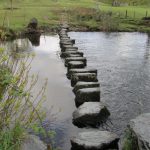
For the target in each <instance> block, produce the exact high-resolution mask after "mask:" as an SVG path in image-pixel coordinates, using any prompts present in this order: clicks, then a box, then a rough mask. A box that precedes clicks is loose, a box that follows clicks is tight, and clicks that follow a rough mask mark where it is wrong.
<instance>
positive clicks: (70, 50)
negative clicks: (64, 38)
mask: <svg viewBox="0 0 150 150" xmlns="http://www.w3.org/2000/svg"><path fill="white" fill-rule="evenodd" d="M65 52H78V50H77V49H72V48H70V49H68V48H66V49H65Z"/></svg>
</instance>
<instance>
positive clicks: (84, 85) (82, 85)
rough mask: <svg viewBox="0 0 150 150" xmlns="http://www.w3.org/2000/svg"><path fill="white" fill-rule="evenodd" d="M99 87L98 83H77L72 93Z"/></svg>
mask: <svg viewBox="0 0 150 150" xmlns="http://www.w3.org/2000/svg"><path fill="white" fill-rule="evenodd" d="M95 87H100V84H99V82H80V81H79V82H77V84H76V85H75V87H74V89H73V92H74V93H75V94H76V93H77V91H78V90H79V89H84V88H95Z"/></svg>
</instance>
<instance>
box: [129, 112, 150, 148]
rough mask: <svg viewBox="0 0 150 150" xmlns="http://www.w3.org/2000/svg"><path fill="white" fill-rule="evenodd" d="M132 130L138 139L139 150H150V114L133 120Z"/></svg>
mask: <svg viewBox="0 0 150 150" xmlns="http://www.w3.org/2000/svg"><path fill="white" fill-rule="evenodd" d="M130 129H131V132H132V134H133V135H134V137H135V139H136V143H137V144H136V146H137V149H139V150H150V113H145V114H142V115H140V116H138V117H137V118H135V119H132V120H131V121H130ZM131 140H132V139H131Z"/></svg>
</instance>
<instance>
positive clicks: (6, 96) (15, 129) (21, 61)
mask: <svg viewBox="0 0 150 150" xmlns="http://www.w3.org/2000/svg"><path fill="white" fill-rule="evenodd" d="M32 60H33V56H30V55H26V56H24V55H21V54H18V55H17V54H16V57H15V58H14V57H11V56H10V54H9V53H8V52H6V51H4V50H3V49H0V93H1V94H0V143H1V144H0V145H1V147H2V149H4V150H5V149H6V150H16V147H17V148H19V146H20V144H21V142H22V140H21V139H22V137H23V135H24V132H27V131H28V130H29V128H32V127H34V129H35V128H36V129H37V131H40V132H42V133H43V134H47V136H48V133H46V131H44V129H42V125H41V124H42V121H43V119H44V118H45V112H44V111H43V110H41V104H42V103H43V101H44V100H45V90H46V85H47V80H46V81H45V83H44V85H43V86H42V88H41V90H40V91H39V92H38V94H37V95H36V96H35V95H33V93H32V91H33V90H34V87H35V85H36V83H37V81H38V76H35V75H30V74H29V71H30V68H31V67H30V64H31V62H32ZM1 147H0V148H1Z"/></svg>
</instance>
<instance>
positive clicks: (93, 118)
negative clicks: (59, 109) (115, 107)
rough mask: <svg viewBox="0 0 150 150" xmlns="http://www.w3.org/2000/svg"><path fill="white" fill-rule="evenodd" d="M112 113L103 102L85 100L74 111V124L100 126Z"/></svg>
mask: <svg viewBox="0 0 150 150" xmlns="http://www.w3.org/2000/svg"><path fill="white" fill-rule="evenodd" d="M109 115H110V113H109V111H108V109H107V108H106V107H105V106H104V105H103V104H102V103H101V102H85V103H84V104H82V105H81V106H80V107H79V108H78V109H77V110H75V111H74V112H73V124H74V125H76V126H78V127H86V126H92V127H98V126H99V125H100V124H101V123H103V122H105V121H106V119H107V117H108V116H109Z"/></svg>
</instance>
